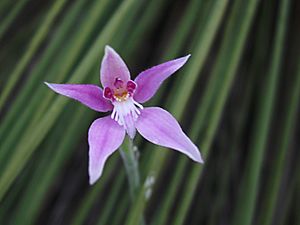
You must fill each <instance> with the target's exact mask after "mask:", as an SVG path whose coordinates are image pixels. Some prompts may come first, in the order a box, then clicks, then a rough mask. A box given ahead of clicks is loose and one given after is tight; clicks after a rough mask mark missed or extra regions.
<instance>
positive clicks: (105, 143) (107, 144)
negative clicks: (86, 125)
mask: <svg viewBox="0 0 300 225" xmlns="http://www.w3.org/2000/svg"><path fill="white" fill-rule="evenodd" d="M124 137H125V130H124V129H123V128H122V127H121V126H120V125H119V124H118V123H117V122H116V121H114V120H113V119H111V118H110V116H106V117H103V118H100V119H97V120H95V121H94V122H93V123H92V125H91V127H90V129H89V146H90V149H89V176H90V184H94V183H95V182H96V181H97V180H98V179H99V178H100V176H101V174H102V170H103V167H104V165H105V162H106V160H107V158H108V157H109V156H110V155H111V154H112V153H113V152H114V151H116V150H117V149H118V148H119V147H120V145H121V144H122V142H123V140H124Z"/></svg>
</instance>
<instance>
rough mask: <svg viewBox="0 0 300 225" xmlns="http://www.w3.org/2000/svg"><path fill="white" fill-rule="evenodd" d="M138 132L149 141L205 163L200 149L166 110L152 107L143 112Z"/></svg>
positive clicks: (137, 125)
mask: <svg viewBox="0 0 300 225" xmlns="http://www.w3.org/2000/svg"><path fill="white" fill-rule="evenodd" d="M136 128H137V130H138V132H139V133H140V134H141V135H142V136H143V137H144V138H145V139H147V140H148V141H150V142H152V143H154V144H157V145H161V146H164V147H168V148H172V149H175V150H177V151H179V152H181V153H184V154H185V155H187V156H188V157H190V158H191V159H193V160H194V161H196V162H199V163H203V160H202V157H201V155H200V152H199V149H198V148H197V146H196V145H194V144H193V142H192V141H191V140H190V139H189V138H188V137H187V136H186V134H185V133H184V132H183V131H182V129H181V127H180V125H179V124H178V122H177V121H176V119H175V118H174V117H173V116H172V115H171V114H170V113H169V112H167V111H166V110H164V109H161V108H159V107H150V108H145V109H143V110H141V115H140V116H139V117H138V119H137V121H136Z"/></svg>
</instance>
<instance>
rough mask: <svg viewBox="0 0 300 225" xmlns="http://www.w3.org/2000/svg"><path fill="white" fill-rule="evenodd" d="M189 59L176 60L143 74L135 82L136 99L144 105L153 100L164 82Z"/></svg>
mask: <svg viewBox="0 0 300 225" xmlns="http://www.w3.org/2000/svg"><path fill="white" fill-rule="evenodd" d="M189 57H190V55H187V56H185V57H181V58H178V59H174V60H171V61H168V62H165V63H162V64H160V65H157V66H154V67H152V68H150V69H148V70H145V71H143V72H141V73H140V74H139V75H138V76H137V78H136V79H135V80H134V81H135V82H136V83H137V89H136V92H135V94H134V99H135V100H136V101H137V102H140V103H144V102H146V101H148V100H149V99H150V98H152V96H153V95H154V94H155V93H156V91H157V89H158V88H159V86H160V85H161V84H162V82H163V81H164V80H165V79H167V78H168V77H169V76H171V75H172V74H173V73H175V72H176V71H177V70H178V69H180V68H181V67H182V66H183V65H184V64H185V63H186V61H187V60H188V58H189Z"/></svg>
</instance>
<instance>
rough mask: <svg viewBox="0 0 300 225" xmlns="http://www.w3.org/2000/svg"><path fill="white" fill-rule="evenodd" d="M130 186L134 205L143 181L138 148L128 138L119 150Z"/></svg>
mask: <svg viewBox="0 0 300 225" xmlns="http://www.w3.org/2000/svg"><path fill="white" fill-rule="evenodd" d="M119 151H120V154H121V157H122V160H123V163H124V166H125V170H126V175H127V180H128V185H129V193H130V199H131V202H132V203H133V202H134V201H135V200H136V198H137V197H138V194H139V191H140V190H141V180H140V173H139V159H138V148H137V147H136V146H135V145H134V143H133V140H132V139H131V138H130V137H129V136H127V137H126V138H125V141H124V143H123V145H122V147H120V148H119ZM140 224H141V225H145V224H146V222H145V218H144V215H141V221H140Z"/></svg>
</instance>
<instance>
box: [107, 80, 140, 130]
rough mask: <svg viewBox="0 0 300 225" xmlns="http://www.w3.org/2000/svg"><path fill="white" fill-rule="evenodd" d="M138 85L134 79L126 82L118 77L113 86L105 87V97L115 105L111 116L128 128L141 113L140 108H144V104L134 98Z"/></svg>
mask: <svg viewBox="0 0 300 225" xmlns="http://www.w3.org/2000/svg"><path fill="white" fill-rule="evenodd" d="M136 87H137V85H136V83H135V82H134V81H132V80H129V81H128V82H127V83H126V84H125V82H123V81H122V80H121V79H119V78H116V80H115V82H114V86H113V87H112V88H111V87H105V88H104V93H103V95H104V97H105V98H106V99H109V100H110V101H111V102H112V104H113V105H114V109H113V111H112V114H111V118H112V119H114V120H115V121H117V122H118V123H119V124H120V125H121V126H124V128H125V129H126V130H128V129H129V127H130V126H132V125H133V123H134V121H136V119H137V118H138V116H139V115H140V111H139V109H143V106H142V105H141V104H139V103H138V102H136V101H135V100H134V99H133V95H134V92H135V90H136Z"/></svg>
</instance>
